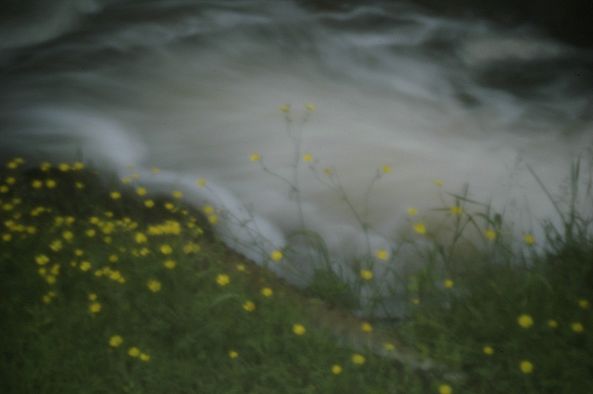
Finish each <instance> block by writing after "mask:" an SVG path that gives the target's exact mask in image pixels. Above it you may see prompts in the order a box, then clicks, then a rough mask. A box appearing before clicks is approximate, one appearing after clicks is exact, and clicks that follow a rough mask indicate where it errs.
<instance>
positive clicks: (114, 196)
mask: <svg viewBox="0 0 593 394" xmlns="http://www.w3.org/2000/svg"><path fill="white" fill-rule="evenodd" d="M109 196H110V197H111V198H112V199H113V200H119V199H120V198H121V193H120V192H111V193H109Z"/></svg>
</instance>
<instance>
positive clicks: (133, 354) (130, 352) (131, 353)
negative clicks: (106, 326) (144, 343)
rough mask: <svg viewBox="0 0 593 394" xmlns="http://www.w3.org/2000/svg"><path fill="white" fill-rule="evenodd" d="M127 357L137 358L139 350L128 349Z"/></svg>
mask: <svg viewBox="0 0 593 394" xmlns="http://www.w3.org/2000/svg"><path fill="white" fill-rule="evenodd" d="M128 356H130V357H134V358H136V357H139V356H140V349H138V348H137V347H136V346H133V347H131V348H129V349H128Z"/></svg>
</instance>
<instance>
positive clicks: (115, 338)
mask: <svg viewBox="0 0 593 394" xmlns="http://www.w3.org/2000/svg"><path fill="white" fill-rule="evenodd" d="M122 343H124V339H123V338H122V337H121V335H112V336H111V338H109V346H111V347H119V346H120V345H121V344H122Z"/></svg>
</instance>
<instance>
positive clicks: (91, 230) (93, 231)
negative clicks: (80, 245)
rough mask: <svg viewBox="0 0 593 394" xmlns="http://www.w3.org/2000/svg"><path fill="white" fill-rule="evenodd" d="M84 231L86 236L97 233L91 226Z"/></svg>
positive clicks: (90, 236) (91, 236) (92, 235)
mask: <svg viewBox="0 0 593 394" xmlns="http://www.w3.org/2000/svg"><path fill="white" fill-rule="evenodd" d="M84 233H85V234H86V236H87V237H89V238H93V237H94V236H95V235H96V234H97V231H95V229H93V228H90V229H88V230H86V231H85V232H84Z"/></svg>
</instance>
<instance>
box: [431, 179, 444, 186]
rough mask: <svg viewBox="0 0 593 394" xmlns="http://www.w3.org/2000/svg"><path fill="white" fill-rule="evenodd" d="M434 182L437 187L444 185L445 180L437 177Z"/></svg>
mask: <svg viewBox="0 0 593 394" xmlns="http://www.w3.org/2000/svg"><path fill="white" fill-rule="evenodd" d="M432 183H434V184H435V186H436V187H443V185H444V182H443V181H442V180H441V179H435V180H434V181H432Z"/></svg>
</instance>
